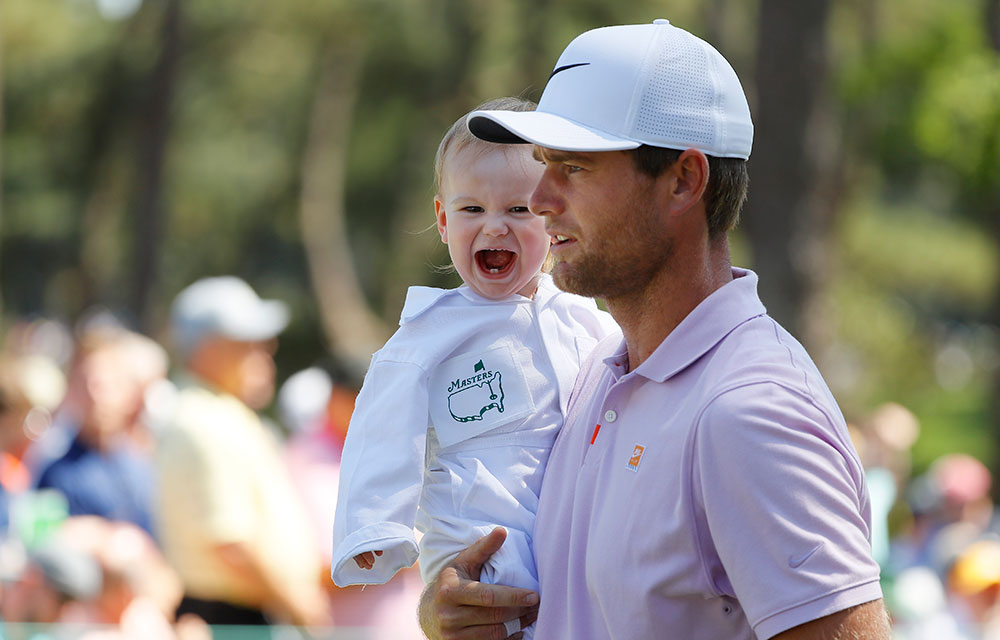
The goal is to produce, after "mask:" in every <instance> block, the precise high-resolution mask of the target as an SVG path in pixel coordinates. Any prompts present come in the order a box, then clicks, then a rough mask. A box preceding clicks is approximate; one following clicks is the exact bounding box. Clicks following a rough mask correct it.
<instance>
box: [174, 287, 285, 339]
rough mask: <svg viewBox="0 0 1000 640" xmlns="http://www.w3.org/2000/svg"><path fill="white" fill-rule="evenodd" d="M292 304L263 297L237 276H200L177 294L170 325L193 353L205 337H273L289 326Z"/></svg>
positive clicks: (175, 334) (176, 335)
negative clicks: (289, 311) (200, 278)
mask: <svg viewBox="0 0 1000 640" xmlns="http://www.w3.org/2000/svg"><path fill="white" fill-rule="evenodd" d="M288 319H289V313H288V307H287V306H286V305H285V303H284V302H281V301H280V300H262V299H261V298H260V297H259V296H258V295H257V293H256V292H254V290H253V289H252V288H251V287H250V285H248V284H247V283H246V282H244V281H243V280H241V279H240V278H237V277H235V276H218V277H213V278H204V279H202V280H198V281H196V282H194V283H193V284H191V285H188V287H187V288H185V289H184V290H182V291H181V292H180V293H179V294H177V297H176V298H174V302H173V305H172V306H171V309H170V329H171V333H172V339H173V341H174V346H175V347H177V349H178V350H180V351H181V352H182V353H185V354H189V353H190V352H191V351H192V350H193V349H194V348H195V347H196V346H197V344H198V342H199V341H201V340H202V339H203V338H206V337H209V336H221V337H224V338H229V339H231V340H239V341H244V342H257V341H260V340H270V339H271V338H273V337H275V336H277V335H278V334H279V333H281V332H282V331H283V330H284V328H285V327H286V326H288Z"/></svg>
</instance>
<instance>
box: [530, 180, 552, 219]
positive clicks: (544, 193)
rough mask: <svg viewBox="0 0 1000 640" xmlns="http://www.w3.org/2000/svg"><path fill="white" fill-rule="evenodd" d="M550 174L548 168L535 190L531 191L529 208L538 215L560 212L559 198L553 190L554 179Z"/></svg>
mask: <svg viewBox="0 0 1000 640" xmlns="http://www.w3.org/2000/svg"><path fill="white" fill-rule="evenodd" d="M548 174H549V172H548V170H547V169H546V171H545V173H543V174H542V178H541V179H540V180H539V181H538V184H537V185H536V186H535V190H534V191H532V192H531V197H530V198H528V209H529V210H530V211H531V213H533V214H535V215H536V216H551V215H555V214H556V213H557V212H558V211H557V207H558V200H557V198H556V197H555V194H554V192H553V190H552V181H551V178H549V175H548Z"/></svg>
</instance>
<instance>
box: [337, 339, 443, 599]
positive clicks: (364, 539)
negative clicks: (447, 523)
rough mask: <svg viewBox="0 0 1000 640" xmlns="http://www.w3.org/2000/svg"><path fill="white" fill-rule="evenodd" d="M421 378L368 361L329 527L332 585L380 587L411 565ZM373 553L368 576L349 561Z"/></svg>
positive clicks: (415, 370) (419, 468)
mask: <svg viewBox="0 0 1000 640" xmlns="http://www.w3.org/2000/svg"><path fill="white" fill-rule="evenodd" d="M427 404H428V401H427V375H426V372H425V371H424V370H423V369H422V368H421V367H419V366H418V365H415V364H412V363H406V362H393V361H385V360H378V359H377V357H376V359H375V360H374V361H373V363H372V366H371V368H370V369H369V371H368V374H367V375H366V376H365V382H364V384H363V385H362V388H361V392H360V393H359V394H358V399H357V403H356V406H355V410H354V415H353V416H352V417H351V424H350V427H349V428H348V431H347V439H346V441H345V443H344V454H343V458H342V460H341V466H340V492H339V495H338V498H337V511H336V515H335V518H334V524H333V560H332V564H331V567H332V568H331V575H332V578H333V581H334V583H335V584H337V585H338V586H341V587H344V586H348V585H352V584H382V583H384V582H386V581H388V580H389V579H390V578H391V577H392V576H393V575H394V574H395V573H396V572H397V571H399V570H400V569H402V568H405V567H409V566H410V565H412V564H413V563H414V562H415V561H416V559H417V555H418V547H417V542H416V539H415V537H414V533H413V526H414V521H415V519H416V512H417V504H418V502H419V501H420V494H421V487H422V482H423V475H424V449H425V447H426V436H427V425H428V417H427V416H428V409H427ZM375 550H380V551H382V552H383V554H382V555H381V556H378V557H376V558H375V566H374V567H373V568H372V569H371V570H365V569H360V568H358V566H357V564H355V562H354V559H353V558H354V556H356V555H358V554H360V553H364V552H366V551H375Z"/></svg>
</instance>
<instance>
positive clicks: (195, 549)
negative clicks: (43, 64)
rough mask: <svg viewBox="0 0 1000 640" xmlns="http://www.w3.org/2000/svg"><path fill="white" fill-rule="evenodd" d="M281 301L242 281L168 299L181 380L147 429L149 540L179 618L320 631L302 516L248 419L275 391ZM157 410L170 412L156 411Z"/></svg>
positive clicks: (270, 443)
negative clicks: (154, 506)
mask: <svg viewBox="0 0 1000 640" xmlns="http://www.w3.org/2000/svg"><path fill="white" fill-rule="evenodd" d="M287 323H288V311H287V308H286V307H285V305H284V304H283V303H281V302H280V301H267V300H262V299H260V298H259V297H258V296H257V294H256V292H254V290H253V289H252V288H251V287H250V286H249V285H248V284H247V283H246V282H244V281H242V280H240V279H238V278H235V277H231V276H224V277H215V278H205V279H203V280H199V281H197V282H195V283H193V284H191V285H190V286H188V287H187V288H186V289H184V290H183V291H181V293H180V294H179V295H178V296H177V298H176V299H175V300H174V302H173V305H172V308H171V317H170V324H171V326H170V330H171V334H172V335H171V338H172V342H173V346H174V348H175V350H176V356H177V358H178V363H177V364H179V365H180V366H181V367H182V368H183V369H184V372H183V374H182V376H181V377H180V378H179V379H178V389H177V393H176V397H175V398H174V399H173V401H172V402H169V403H162V402H161V403H160V408H159V409H158V414H159V415H158V416H156V418H155V419H156V421H157V422H159V426H158V429H157V431H158V440H157V443H156V447H155V448H156V459H157V465H156V466H157V470H158V475H159V486H160V490H159V498H158V510H157V516H158V521H159V538H160V540H161V542H162V544H163V549H164V553H165V555H166V557H167V559H168V561H169V562H170V563H171V564H172V565H173V566H174V567H175V569H176V570H177V571H178V573H179V575H180V576H181V580H182V582H183V584H184V591H185V597H184V599H183V600H182V601H181V604H180V606H179V607H178V611H177V615H178V616H180V615H182V614H184V613H195V614H197V615H199V616H200V617H202V618H203V619H204V620H205V621H206V622H208V623H209V624H242V625H254V624H257V625H263V624H268V623H271V622H282V623H290V624H295V625H302V626H315V625H324V624H328V623H329V622H330V614H329V605H328V603H327V600H326V598H325V597H324V595H323V591H322V588H321V584H322V582H321V580H322V567H321V560H320V558H319V557H318V556H317V554H316V553H315V552H314V549H315V545H314V543H313V542H312V540H311V538H310V536H311V535H312V533H311V532H312V529H311V528H310V526H309V521H308V517H307V515H306V512H305V508H304V507H303V505H302V502H301V500H300V498H299V496H298V495H297V494H296V492H295V489H294V488H293V486H292V483H291V480H290V479H289V474H288V472H287V469H286V468H285V466H284V465H283V462H282V459H281V454H280V446H279V442H278V440H277V439H276V437H275V436H274V434H273V433H272V432H271V431H269V430H268V428H267V427H266V426H265V425H264V424H263V422H262V421H261V419H260V416H259V415H258V414H257V413H256V410H259V409H261V408H263V407H265V406H266V405H267V404H268V403H269V402H270V400H271V397H272V396H273V394H274V383H275V364H274V359H273V354H274V350H275V348H276V338H277V335H278V334H279V333H280V332H281V331H282V330H284V328H285V326H286V325H287ZM164 406H167V407H168V408H164Z"/></svg>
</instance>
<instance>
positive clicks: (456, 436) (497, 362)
mask: <svg viewBox="0 0 1000 640" xmlns="http://www.w3.org/2000/svg"><path fill="white" fill-rule="evenodd" d="M428 391H429V394H430V400H431V404H430V411H431V421H432V423H433V425H434V429H435V430H436V431H437V436H438V441H439V442H440V444H441V446H442V447H447V446H450V445H452V444H455V443H456V442H461V441H462V440H466V439H468V438H471V437H473V436H475V435H479V434H480V433H485V432H486V431H489V430H491V429H495V428H497V427H499V426H501V425H503V424H507V423H509V422H512V421H514V420H518V419H520V418H523V417H524V416H526V415H528V414H529V413H531V412H532V411H533V410H534V403H533V402H532V400H531V395H530V393H529V392H528V387H527V384H526V383H525V381H524V376H523V374H522V373H521V366H520V364H519V363H518V361H517V360H516V358H515V354H514V350H513V349H512V348H511V347H509V346H502V347H495V348H493V349H488V350H486V351H483V352H479V353H477V352H471V353H466V354H463V355H460V356H456V357H454V358H451V359H450V360H447V361H446V362H444V363H442V364H441V365H440V366H439V367H438V369H437V370H436V371H435V372H434V374H433V375H432V376H431V384H430V389H428Z"/></svg>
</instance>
